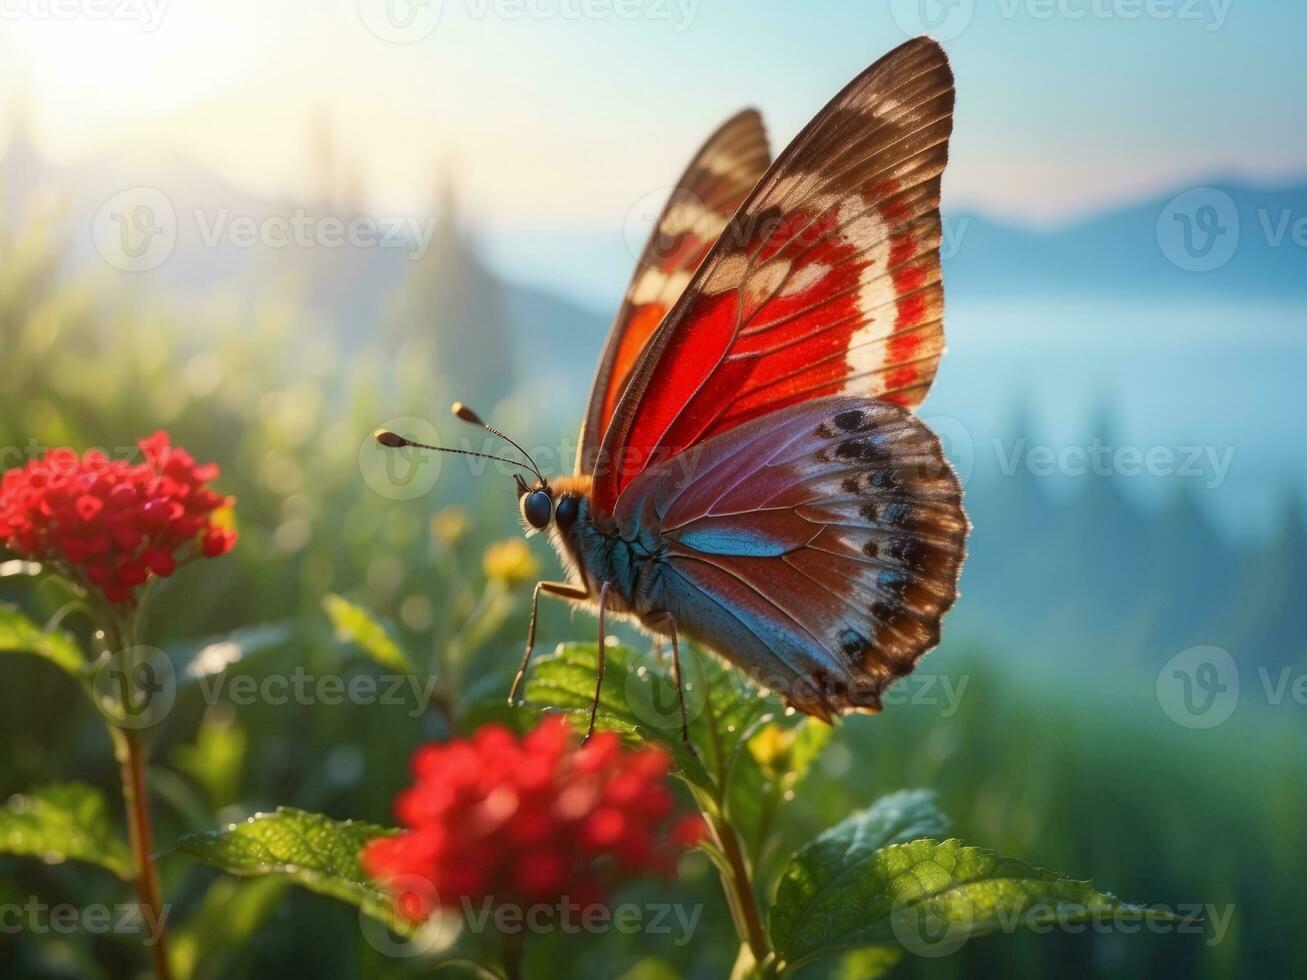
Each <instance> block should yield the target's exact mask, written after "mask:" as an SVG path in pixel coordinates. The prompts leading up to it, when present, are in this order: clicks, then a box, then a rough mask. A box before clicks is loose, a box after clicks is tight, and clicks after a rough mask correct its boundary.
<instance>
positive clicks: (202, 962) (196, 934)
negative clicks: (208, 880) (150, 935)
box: [168, 877, 290, 980]
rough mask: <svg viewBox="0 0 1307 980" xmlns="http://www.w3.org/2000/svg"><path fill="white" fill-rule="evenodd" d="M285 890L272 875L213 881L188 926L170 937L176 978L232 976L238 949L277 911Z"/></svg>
mask: <svg viewBox="0 0 1307 980" xmlns="http://www.w3.org/2000/svg"><path fill="white" fill-rule="evenodd" d="M289 887H290V881H288V880H287V879H285V878H274V877H268V878H249V879H246V880H243V881H238V880H236V879H233V878H219V879H217V880H216V881H215V882H213V884H212V885H210V886H209V889H208V891H206V892H205V893H204V898H203V899H202V900H201V901H200V904H199V906H198V907H197V908H196V909H195V911H193V912H192V913H191V914H190V915H189V916H187V918H186V923H185V924H184V925H183V926H181V927H180V928H178V929H173V930H172V935H171V936H170V937H169V941H168V956H169V960H170V962H171V964H172V973H173V976H174V977H175V978H176V980H200V978H207V977H218V976H229V975H231V974H232V973H233V972H234V970H233V969H232V968H233V966H234V961H235V960H236V958H237V957H238V956H239V955H240V953H241V950H242V948H243V947H244V946H245V944H246V943H247V942H249V940H250V938H251V937H252V936H253V935H254V934H255V933H256V932H258V931H259V929H260V927H262V925H263V924H264V923H265V922H266V921H267V920H268V918H269V916H271V915H272V913H274V912H276V911H277V909H278V908H280V907H281V904H282V902H283V900H284V898H285V891H286V889H287V888H289Z"/></svg>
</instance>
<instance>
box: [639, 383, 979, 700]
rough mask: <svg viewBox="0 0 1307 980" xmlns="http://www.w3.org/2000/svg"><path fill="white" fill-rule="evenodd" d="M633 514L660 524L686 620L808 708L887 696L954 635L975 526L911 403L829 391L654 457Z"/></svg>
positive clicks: (677, 607) (669, 574)
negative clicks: (666, 456) (949, 623)
mask: <svg viewBox="0 0 1307 980" xmlns="http://www.w3.org/2000/svg"><path fill="white" fill-rule="evenodd" d="M616 518H617V520H618V523H619V524H620V525H621V526H623V527H637V526H638V527H645V528H649V527H653V528H656V529H657V537H658V540H659V542H660V545H659V548H660V552H661V555H660V559H659V560H660V562H661V568H662V577H661V582H662V585H661V588H662V589H663V594H662V595H661V596H660V598H661V600H662V602H663V603H664V604H665V606H666V608H667V609H669V610H671V611H672V613H673V614H674V615H675V616H676V619H677V621H678V623H680V624H681V627H682V629H683V630H684V631H685V632H686V633H687V634H688V635H690V636H693V637H694V638H695V639H698V640H699V641H701V642H703V643H704V644H706V645H707V646H709V647H711V648H713V649H715V650H718V651H720V652H721V653H723V655H725V656H727V657H728V658H729V659H731V660H732V661H733V662H735V663H736V665H737V666H739V667H741V668H743V669H744V670H745V671H746V672H748V673H750V674H752V675H753V676H754V677H755V678H756V679H757V680H758V681H760V682H761V683H763V684H765V685H767V686H769V687H771V688H773V689H775V690H778V691H779V692H780V693H782V694H783V695H784V696H785V697H786V698H787V700H789V701H790V703H792V704H793V705H794V706H795V707H797V708H799V709H800V710H803V711H805V712H808V713H810V714H816V715H818V716H820V717H825V718H829V717H830V716H831V715H833V714H836V713H839V712H842V711H848V710H858V709H862V710H876V709H878V708H879V707H880V696H881V693H882V691H883V690H884V688H885V687H886V685H888V684H889V683H890V682H891V681H893V680H894V679H895V678H897V677H901V676H903V675H905V674H907V673H909V672H910V671H911V670H912V668H913V666H914V664H915V663H916V661H917V659H918V658H919V657H920V656H921V655H922V654H923V653H925V652H926V651H927V650H929V649H930V648H931V647H933V646H934V645H935V644H936V643H937V642H938V641H939V627H940V619H941V617H942V616H943V615H944V613H945V612H946V611H947V610H948V609H949V607H950V606H951V605H952V604H953V601H954V600H955V598H956V597H957V578H958V574H959V571H960V569H961V565H962V558H963V550H964V540H965V537H966V533H967V530H968V524H967V520H966V517H965V515H964V514H963V511H962V494H961V489H960V487H959V485H958V481H957V478H956V476H955V475H954V473H953V470H952V468H951V467H950V466H949V465H948V463H947V462H946V461H945V459H944V456H943V453H942V452H941V450H940V445H939V441H938V440H937V439H936V438H935V436H934V435H933V434H931V432H930V430H929V429H927V428H926V426H925V425H924V424H923V423H922V422H921V421H920V420H919V419H917V418H916V417H915V416H914V415H912V414H911V413H910V412H908V411H907V410H905V409H903V408H901V407H899V406H896V405H893V404H890V403H888V402H884V401H878V400H874V399H869V398H865V397H857V396H834V397H825V398H820V399H817V400H815V401H810V402H807V403H805V404H802V405H794V406H790V407H788V408H784V409H781V410H779V411H777V412H775V413H773V414H771V415H768V416H767V417H766V418H762V419H755V420H752V421H750V422H747V423H744V424H742V425H740V426H738V427H737V428H735V429H733V430H731V431H730V432H729V433H727V434H724V435H718V436H714V437H711V438H709V439H707V440H706V441H704V442H703V443H701V444H700V445H698V446H695V447H694V448H693V449H692V450H690V451H689V452H687V453H684V454H682V455H681V456H679V457H677V458H675V459H672V460H668V461H666V462H664V463H662V464H659V465H656V466H655V467H653V468H651V469H649V470H646V471H645V472H644V473H643V474H641V476H640V477H639V478H637V480H636V482H635V483H633V484H632V485H631V487H630V490H629V492H628V493H627V494H625V495H624V496H623V498H622V501H621V505H620V506H619V509H618V513H617V515H616Z"/></svg>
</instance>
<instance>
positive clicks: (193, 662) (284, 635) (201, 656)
mask: <svg viewBox="0 0 1307 980" xmlns="http://www.w3.org/2000/svg"><path fill="white" fill-rule="evenodd" d="M291 635H292V634H291V629H290V627H289V626H288V625H286V624H285V623H265V624H263V625H260V626H244V627H241V628H239V629H235V630H232V631H231V632H229V633H224V634H221V635H218V636H210V637H207V638H205V639H203V640H195V641H191V642H183V643H179V644H177V645H176V647H177V655H176V656H177V661H178V667H177V678H178V686H179V687H186V686H188V685H191V684H198V683H201V682H203V681H204V680H205V679H206V678H209V677H213V676H216V675H217V674H221V673H222V672H223V671H225V670H228V669H230V668H232V667H234V666H236V665H237V664H245V665H247V666H248V665H249V662H250V660H251V658H254V657H256V656H259V655H262V654H267V653H269V652H271V651H273V650H276V649H277V648H278V647H280V646H283V645H284V644H285V643H286V641H287V640H289V639H290V637H291Z"/></svg>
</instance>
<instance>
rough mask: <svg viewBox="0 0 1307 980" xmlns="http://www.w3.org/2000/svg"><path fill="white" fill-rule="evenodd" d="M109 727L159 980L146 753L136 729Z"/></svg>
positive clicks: (165, 972) (165, 976)
mask: <svg viewBox="0 0 1307 980" xmlns="http://www.w3.org/2000/svg"><path fill="white" fill-rule="evenodd" d="M112 731H113V732H114V754H115V755H116V756H117V757H118V764H119V768H120V769H121V770H122V780H123V803H124V804H125V805H126V808H127V828H128V838H129V840H130V842H131V845H132V855H133V857H134V858H135V859H136V894H137V896H138V897H139V899H140V903H141V917H142V919H143V920H144V925H145V928H146V930H147V932H148V935H149V936H150V938H151V940H152V942H150V943H149V945H150V953H151V955H152V956H153V957H154V973H155V976H156V977H158V980H169V978H170V976H171V972H170V970H169V968H168V943H167V939H166V937H165V935H164V928H163V924H164V921H165V917H164V912H163V890H162V888H161V887H160V885H159V869H158V867H157V866H156V865H155V863H154V830H153V828H152V826H151V824H150V800H149V796H148V793H147V791H146V786H145V753H144V751H143V749H142V747H141V740H140V736H139V735H138V733H137V732H135V731H132V730H131V729H127V728H117V727H114V728H113V729H112Z"/></svg>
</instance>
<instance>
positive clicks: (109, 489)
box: [0, 432, 236, 605]
mask: <svg viewBox="0 0 1307 980" xmlns="http://www.w3.org/2000/svg"><path fill="white" fill-rule="evenodd" d="M139 445H140V447H141V451H142V453H143V454H144V461H140V462H133V461H129V460H125V459H110V458H109V457H108V456H107V455H106V454H105V453H103V452H101V451H99V450H94V449H93V450H88V451H87V452H85V453H83V454H82V455H80V456H79V455H78V454H77V453H76V452H74V451H73V450H72V449H67V448H60V449H52V450H50V451H49V452H48V453H46V454H45V455H44V456H42V457H41V458H40V459H36V460H34V461H32V462H30V463H28V464H27V465H26V466H23V467H20V468H18V469H13V470H9V471H8V472H6V473H5V474H4V476H3V478H0V545H2V546H4V547H5V548H8V549H9V550H10V551H13V552H14V553H16V554H18V555H21V556H22V557H24V558H28V559H32V560H35V561H40V562H44V563H47V564H50V565H53V566H55V567H56V568H59V569H60V570H61V571H63V572H65V573H66V574H68V575H71V576H72V577H74V578H76V579H78V580H80V581H82V582H84V583H85V584H86V585H88V586H90V587H91V588H94V589H97V590H99V591H100V593H101V594H102V595H103V596H104V597H105V599H107V600H108V601H109V602H111V603H114V604H117V605H128V604H131V603H133V602H135V600H136V597H137V590H138V589H139V588H140V587H141V586H142V585H144V584H145V583H146V582H148V581H149V579H150V577H151V576H158V577H160V578H167V577H168V576H169V575H171V574H172V573H173V572H174V571H175V570H176V568H177V563H178V559H179V557H180V558H186V557H190V556H189V555H188V554H187V551H188V550H190V549H195V550H196V551H197V552H198V553H199V554H203V555H206V556H208V557H211V558H212V557H214V556H217V555H222V554H226V553H227V552H228V551H230V550H231V549H232V548H233V547H234V546H235V544H236V534H235V532H233V531H230V530H227V529H225V528H221V527H218V526H217V525H215V524H214V523H213V512H214V511H216V510H218V509H219V508H220V507H222V506H224V505H226V504H227V503H228V502H229V501H228V499H227V498H226V497H223V496H222V495H220V494H217V493H215V492H214V491H213V490H211V489H210V488H209V486H208V483H209V481H211V480H213V479H215V478H216V477H217V476H218V468H217V466H215V465H213V464H206V465H197V464H196V462H195V460H194V459H192V458H191V455H190V453H188V452H186V451H185V450H184V449H178V448H175V447H173V446H172V445H171V443H170V441H169V439H168V434H167V433H166V432H156V433H155V434H154V435H152V436H150V437H149V438H148V439H142V440H141V442H140V443H139Z"/></svg>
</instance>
